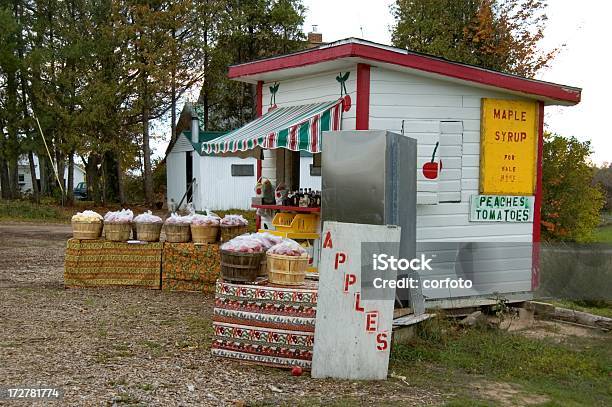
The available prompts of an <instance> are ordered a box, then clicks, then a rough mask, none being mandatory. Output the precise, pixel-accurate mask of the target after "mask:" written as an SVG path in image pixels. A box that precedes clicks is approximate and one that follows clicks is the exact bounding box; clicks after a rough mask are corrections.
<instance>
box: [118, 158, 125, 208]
mask: <svg viewBox="0 0 612 407" xmlns="http://www.w3.org/2000/svg"><path fill="white" fill-rule="evenodd" d="M116 168H117V191H118V192H119V203H120V204H121V207H122V208H123V207H125V206H126V205H127V202H126V201H125V189H124V186H123V169H122V168H121V156H120V155H119V154H117V166H116Z"/></svg>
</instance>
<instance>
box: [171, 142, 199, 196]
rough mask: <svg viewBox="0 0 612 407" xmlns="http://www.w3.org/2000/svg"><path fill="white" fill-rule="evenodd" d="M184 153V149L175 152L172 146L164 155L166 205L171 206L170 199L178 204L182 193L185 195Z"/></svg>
mask: <svg viewBox="0 0 612 407" xmlns="http://www.w3.org/2000/svg"><path fill="white" fill-rule="evenodd" d="M177 143H178V140H177ZM190 145H191V144H190ZM175 146H176V144H175ZM192 150H193V147H192ZM185 154H187V153H186V152H184V151H179V152H176V151H174V148H173V149H172V151H171V152H170V153H169V154H168V155H167V156H166V185H167V189H166V194H167V199H168V207H170V206H171V204H170V203H171V202H172V201H174V202H175V204H177V205H178V203H179V202H180V201H181V198H182V197H183V195H185V191H186V189H187V181H186V179H187V178H186V177H187V173H186V168H185V165H186V163H185V160H186V157H185Z"/></svg>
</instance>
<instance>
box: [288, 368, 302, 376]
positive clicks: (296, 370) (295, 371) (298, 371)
mask: <svg viewBox="0 0 612 407" xmlns="http://www.w3.org/2000/svg"><path fill="white" fill-rule="evenodd" d="M302 373H304V370H303V369H302V368H301V367H300V366H293V368H292V369H291V375H292V376H301V375H302Z"/></svg>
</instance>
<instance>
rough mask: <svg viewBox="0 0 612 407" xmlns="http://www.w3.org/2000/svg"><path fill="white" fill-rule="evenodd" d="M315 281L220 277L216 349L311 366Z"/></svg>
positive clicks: (245, 357) (281, 363)
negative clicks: (278, 283) (299, 283)
mask: <svg viewBox="0 0 612 407" xmlns="http://www.w3.org/2000/svg"><path fill="white" fill-rule="evenodd" d="M316 305H317V285H316V282H309V283H308V284H307V286H306V287H300V288H291V287H272V286H269V285H267V284H265V283H263V284H262V283H260V284H236V283H228V282H225V281H222V280H219V281H217V285H216V291H215V309H214V315H213V329H214V333H215V336H214V339H213V343H212V354H213V355H216V356H220V357H226V358H230V359H235V360H239V361H244V362H251V363H257V364H263V365H270V366H277V367H291V366H301V367H303V368H305V369H310V366H311V360H312V349H313V342H314V327H315V318H316Z"/></svg>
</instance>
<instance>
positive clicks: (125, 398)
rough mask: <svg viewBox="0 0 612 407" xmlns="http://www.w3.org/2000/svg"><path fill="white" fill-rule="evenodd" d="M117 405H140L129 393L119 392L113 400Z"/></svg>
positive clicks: (136, 398)
mask: <svg viewBox="0 0 612 407" xmlns="http://www.w3.org/2000/svg"><path fill="white" fill-rule="evenodd" d="M114 401H115V403H117V404H128V405H141V404H140V400H139V399H138V397H135V396H132V395H131V394H129V393H125V392H121V393H119V394H118V395H117V396H116V397H115V398H114Z"/></svg>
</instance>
